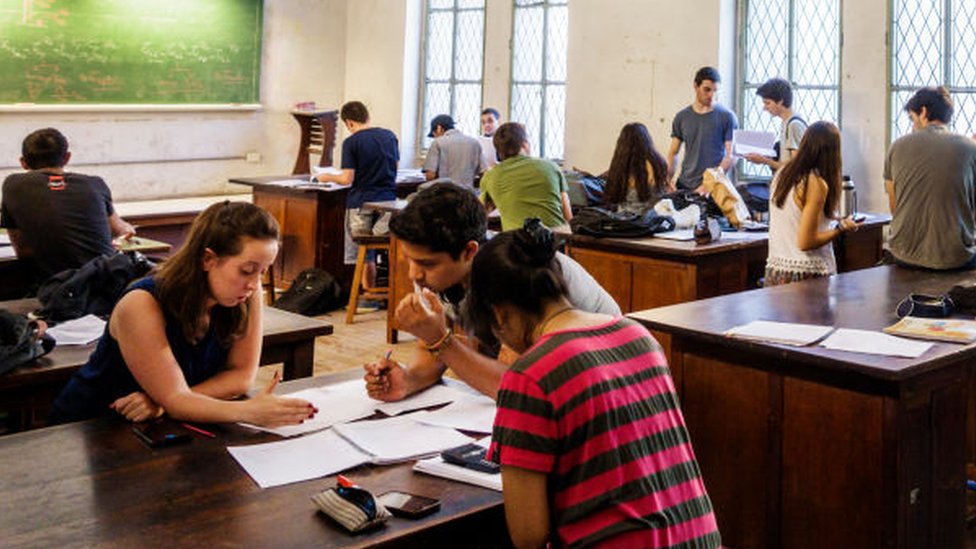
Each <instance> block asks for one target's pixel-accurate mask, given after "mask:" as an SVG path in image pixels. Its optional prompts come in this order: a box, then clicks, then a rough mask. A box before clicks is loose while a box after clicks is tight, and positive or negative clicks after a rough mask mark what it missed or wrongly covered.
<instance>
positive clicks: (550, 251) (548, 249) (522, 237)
mask: <svg viewBox="0 0 976 549" xmlns="http://www.w3.org/2000/svg"><path fill="white" fill-rule="evenodd" d="M515 242H516V243H518V245H519V248H521V249H522V251H523V252H524V253H525V255H526V258H527V259H528V263H529V265H531V266H532V267H543V266H545V265H548V264H549V262H550V261H552V259H553V258H554V257H555V256H556V247H555V245H554V238H553V235H552V231H550V230H549V228H548V227H546V226H545V225H543V224H542V221H541V220H539V218H538V217H530V218H528V219H526V220H525V223H524V224H523V225H522V228H521V229H519V230H517V231H515Z"/></svg>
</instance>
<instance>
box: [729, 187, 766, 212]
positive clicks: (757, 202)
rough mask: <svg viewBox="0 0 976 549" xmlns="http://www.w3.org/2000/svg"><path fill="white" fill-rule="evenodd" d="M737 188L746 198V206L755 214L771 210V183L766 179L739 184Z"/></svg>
mask: <svg viewBox="0 0 976 549" xmlns="http://www.w3.org/2000/svg"><path fill="white" fill-rule="evenodd" d="M736 189H738V190H739V194H740V195H742V200H745V202H746V207H747V208H749V211H750V212H752V213H753V214H756V213H757V212H758V213H765V212H768V211H769V183H768V182H766V181H750V182H749V183H742V184H741V185H737V186H736Z"/></svg>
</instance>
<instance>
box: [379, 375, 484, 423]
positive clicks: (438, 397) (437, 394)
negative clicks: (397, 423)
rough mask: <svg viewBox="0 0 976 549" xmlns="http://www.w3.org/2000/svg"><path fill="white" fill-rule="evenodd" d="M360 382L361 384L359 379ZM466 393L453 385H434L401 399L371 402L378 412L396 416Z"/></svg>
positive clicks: (450, 400)
mask: <svg viewBox="0 0 976 549" xmlns="http://www.w3.org/2000/svg"><path fill="white" fill-rule="evenodd" d="M360 384H362V382H361V381H360ZM363 387H364V389H363V391H365V390H366V389H365V385H363ZM466 395H467V393H466V392H464V391H460V390H458V389H455V388H453V387H448V386H447V385H434V386H432V387H430V388H429V389H426V390H424V391H422V392H419V393H417V394H415V395H411V396H409V397H408V398H405V399H403V400H398V401H396V402H377V401H374V402H373V403H374V404H375V405H376V409H377V410H379V411H380V412H383V413H384V414H386V415H388V416H396V415H400V414H402V413H404V412H409V411H410V410H419V409H420V408H427V407H428V406H437V405H438V404H446V403H448V402H454V401H455V400H458V399H460V398H464V397H465V396H466Z"/></svg>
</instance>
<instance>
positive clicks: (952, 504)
mask: <svg viewBox="0 0 976 549" xmlns="http://www.w3.org/2000/svg"><path fill="white" fill-rule="evenodd" d="M972 276H973V274H972V272H964V273H958V272H957V273H933V272H929V271H915V270H906V269H901V268H897V267H876V268H873V269H865V270H859V271H854V272H850V273H845V274H840V275H837V276H836V277H832V278H830V279H819V280H810V281H805V282H800V283H796V284H788V285H784V286H777V287H771V288H764V289H761V290H754V291H750V292H741V293H737V294H733V295H727V296H722V297H716V298H712V299H706V300H701V301H695V302H692V303H684V304H680V305H674V306H670V307H663V308H659V309H653V310H650V311H642V312H639V313H634V314H633V315H631V316H632V317H634V318H636V319H638V320H639V321H641V322H642V323H643V324H645V325H646V326H647V327H649V328H651V329H653V330H654V331H655V332H657V333H664V334H666V335H667V336H668V337H669V338H670V347H671V370H672V375H673V377H674V379H675V383H676V385H677V387H678V391H679V393H680V396H681V403H682V407H683V410H684V414H685V419H686V421H687V424H688V429H689V432H690V434H691V439H692V443H693V445H694V448H695V453H696V455H697V457H698V461H699V463H700V465H701V469H702V473H703V475H704V479H705V485H706V487H707V488H708V491H709V493H710V495H711V498H712V502H713V503H714V506H715V514H716V516H717V518H718V523H719V528H720V530H721V532H722V541H723V542H724V543H725V544H727V545H729V546H730V547H770V548H772V547H785V548H795V547H902V548H918V547H938V548H944V547H962V546H963V530H964V527H965V507H966V499H965V494H964V483H965V464H966V461H967V453H968V454H969V457H970V458H971V457H972V455H973V444H972V438H971V437H970V440H969V442H968V444H967V433H972V432H973V431H974V428H973V426H974V424H973V423H972V408H973V406H972V405H970V406H969V407H968V408H967V395H968V394H969V393H971V392H972V388H973V381H972V379H973V376H972V370H973V368H974V366H973V365H974V360H976V345H967V346H963V345H956V344H949V343H936V344H935V346H934V347H933V348H932V349H930V350H929V351H927V352H926V353H925V354H924V355H922V356H921V357H920V358H918V359H903V358H893V357H882V356H877V355H867V354H856V353H846V352H840V351H831V350H827V349H824V348H822V347H788V346H783V345H773V344H766V343H759V342H749V341H744V340H737V339H731V338H727V337H725V336H724V335H723V332H725V331H726V330H728V329H729V328H732V327H733V326H738V325H741V324H745V323H747V322H750V321H752V320H757V319H763V320H776V321H784V322H801V323H810V324H824V325H833V326H836V327H838V328H857V329H868V330H876V331H880V330H881V328H883V327H884V326H888V325H890V324H893V323H894V322H895V320H897V318H896V317H895V314H894V310H895V306H896V304H897V303H898V301H899V300H901V299H902V298H904V297H905V296H907V295H908V294H909V293H912V292H920V293H928V294H936V295H938V294H941V293H944V292H946V291H947V290H948V289H949V288H950V287H952V286H953V285H954V284H956V283H959V282H962V281H969V280H971V279H972ZM967 410H968V411H969V413H970V421H971V423H970V426H969V427H968V428H967V426H966V421H967Z"/></svg>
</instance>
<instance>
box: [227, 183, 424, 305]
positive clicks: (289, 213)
mask: <svg viewBox="0 0 976 549" xmlns="http://www.w3.org/2000/svg"><path fill="white" fill-rule="evenodd" d="M308 178H309V176H308V175H283V176H271V177H246V178H233V179H231V180H230V182H231V183H239V184H242V185H248V186H250V187H251V188H252V189H253V192H254V203H255V204H257V205H258V206H261V207H262V208H264V209H266V210H268V211H269V212H271V214H272V215H274V216H275V219H277V220H278V223H279V224H280V225H281V248H280V249H279V250H278V257H277V258H276V259H275V265H274V270H275V273H276V275H277V276H278V277H279V281H280V282H281V283H283V285H284V286H288V285H290V284H291V281H292V280H293V279H294V278H295V277H296V276H297V275H298V273H300V272H302V271H303V270H305V269H307V268H309V267H319V268H321V269H325V270H326V271H328V272H329V273H330V274H332V276H334V277H336V279H337V280H338V281H339V283H340V284H341V285H342V287H343V288H346V289H348V288H349V284H350V283H351V282H352V274H353V265H346V264H345V248H344V240H343V239H344V238H345V215H346V196H347V195H348V194H349V189H348V188H347V187H343V188H334V187H332V188H326V187H325V186H324V185H323V186H322V187H321V188H315V187H308V186H306V187H297V188H296V187H285V186H281V185H273V184H271V182H273V181H281V180H290V179H304V180H306V181H307V180H308ZM420 183H421V182H420V181H413V180H404V181H403V182H398V183H397V190H396V192H397V196H399V197H401V198H402V197H404V196H406V195H408V194H410V193H412V192H414V191H416V190H417V187H418V186H419V185H420Z"/></svg>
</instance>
